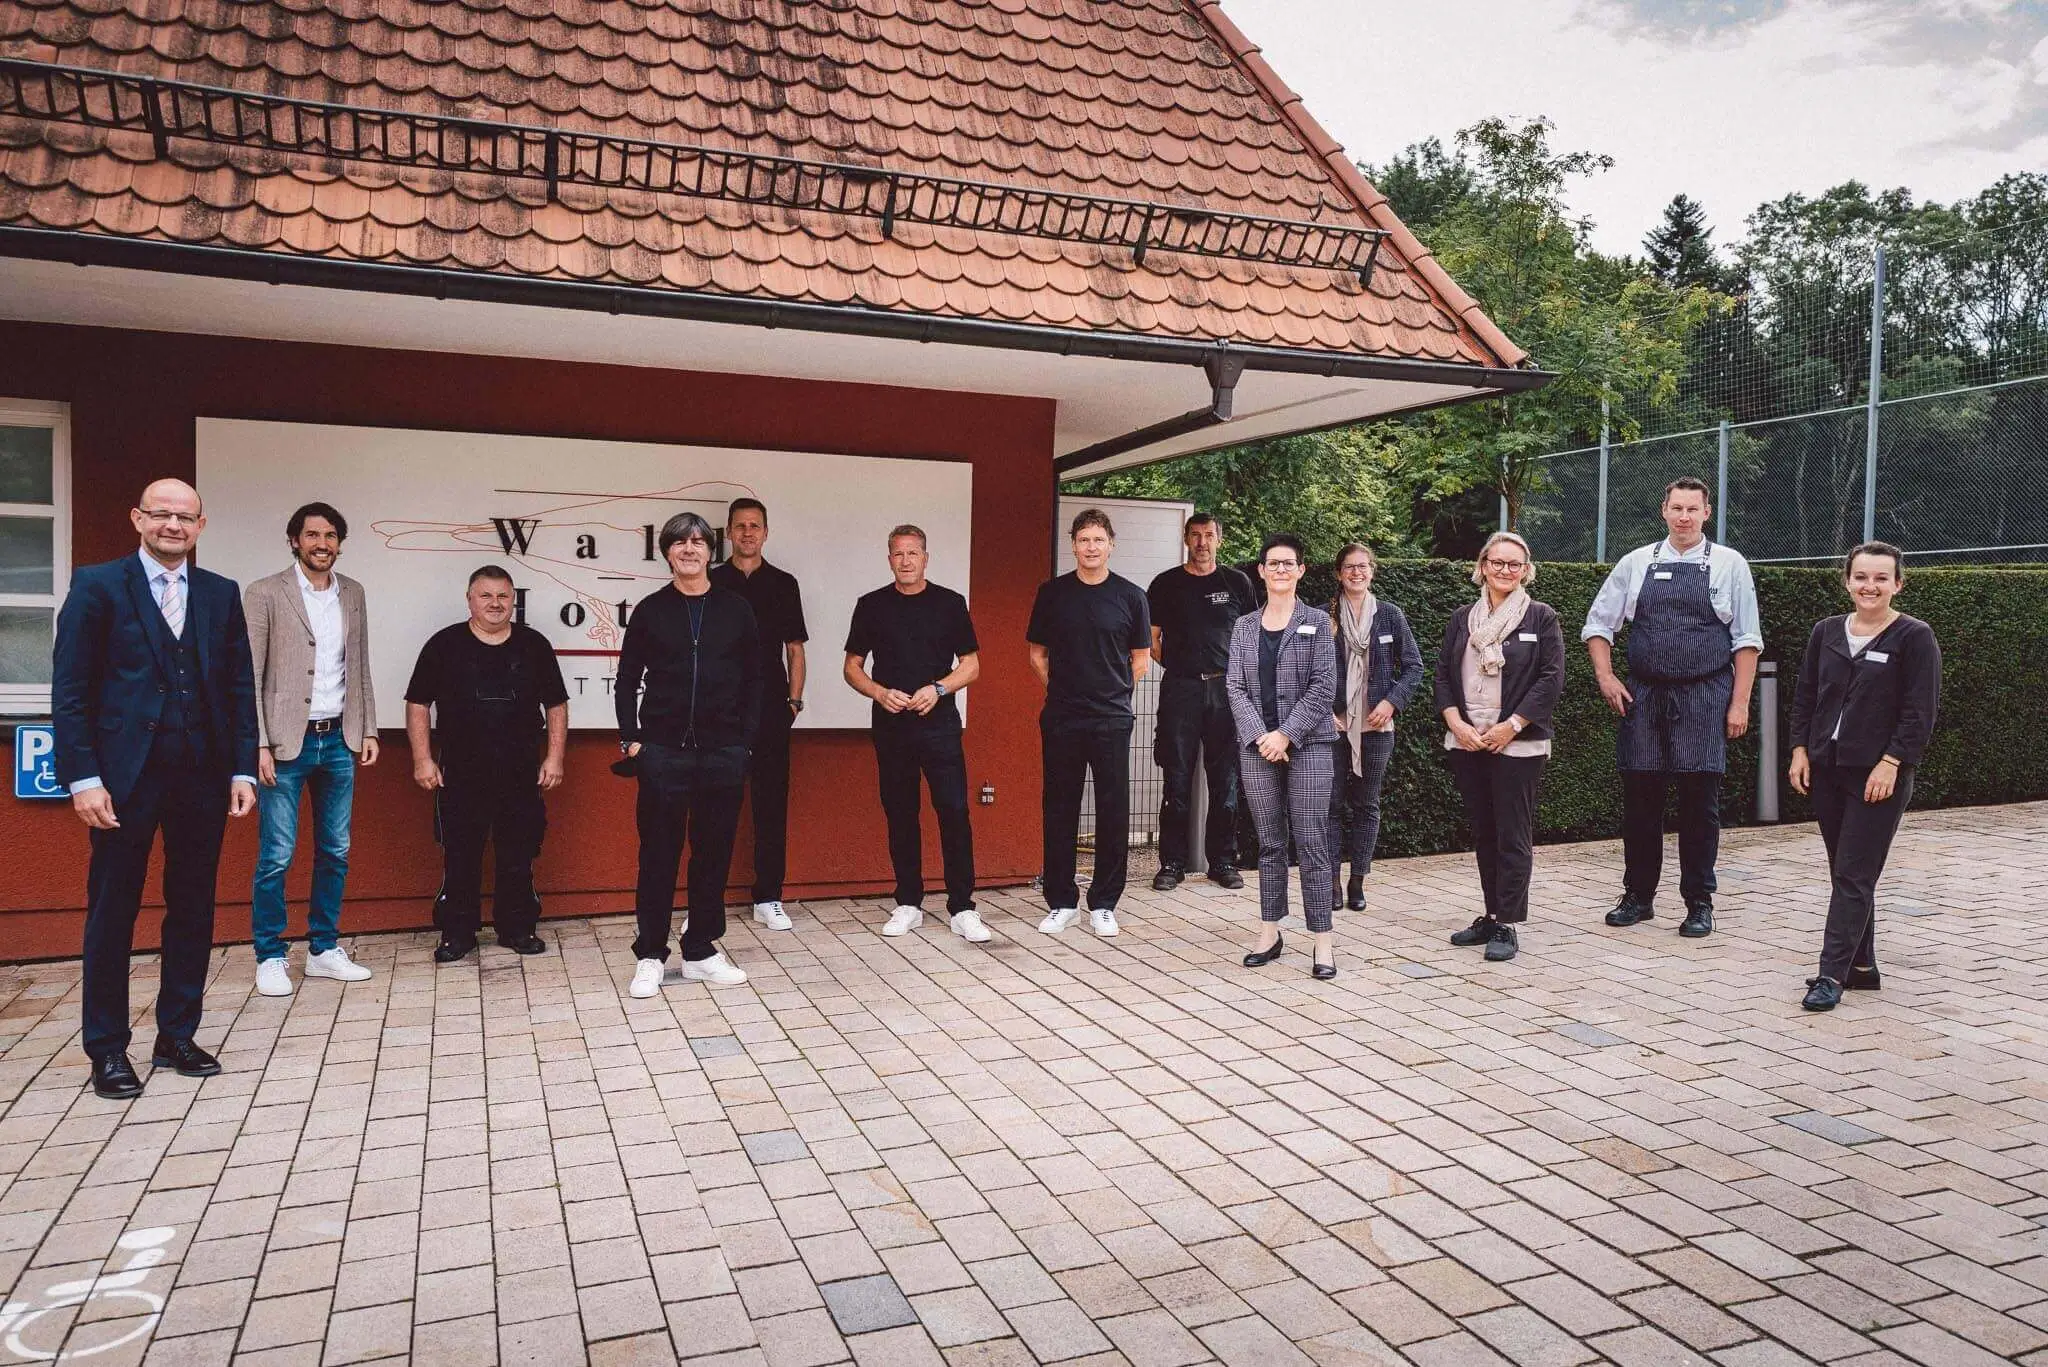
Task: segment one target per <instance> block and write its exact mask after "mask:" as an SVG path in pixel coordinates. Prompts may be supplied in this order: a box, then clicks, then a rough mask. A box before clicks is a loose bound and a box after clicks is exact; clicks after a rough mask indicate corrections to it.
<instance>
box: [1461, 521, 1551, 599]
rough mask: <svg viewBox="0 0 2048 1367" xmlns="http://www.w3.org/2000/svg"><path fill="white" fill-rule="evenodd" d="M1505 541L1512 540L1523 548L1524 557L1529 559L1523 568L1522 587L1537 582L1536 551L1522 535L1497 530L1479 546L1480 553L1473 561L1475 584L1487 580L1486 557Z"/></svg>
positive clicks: (1473, 579)
mask: <svg viewBox="0 0 2048 1367" xmlns="http://www.w3.org/2000/svg"><path fill="white" fill-rule="evenodd" d="M1503 541H1511V542H1513V543H1514V544H1515V545H1517V546H1520V547H1521V548H1522V558H1523V559H1524V560H1526V561H1528V564H1527V565H1526V566H1525V567H1524V568H1523V570H1522V587H1523V588H1528V587H1529V585H1531V584H1533V583H1535V582H1536V553H1535V552H1534V551H1532V550H1530V549H1529V543H1528V542H1526V541H1524V540H1522V538H1521V537H1519V536H1516V535H1515V534H1514V533H1513V532H1495V533H1494V534H1493V535H1492V536H1489V537H1487V538H1486V544H1485V545H1483V546H1481V547H1480V548H1479V554H1478V555H1477V556H1476V557H1475V558H1474V559H1473V561H1472V582H1473V583H1475V584H1484V583H1485V582H1486V557H1487V555H1488V554H1490V553H1491V552H1492V550H1493V548H1494V547H1495V546H1498V545H1499V544H1500V543H1501V542H1503Z"/></svg>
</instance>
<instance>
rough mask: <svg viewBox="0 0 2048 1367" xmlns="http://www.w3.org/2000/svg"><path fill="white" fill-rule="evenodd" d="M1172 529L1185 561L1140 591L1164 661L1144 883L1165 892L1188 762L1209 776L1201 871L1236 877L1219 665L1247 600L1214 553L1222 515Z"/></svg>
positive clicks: (1248, 606)
mask: <svg viewBox="0 0 2048 1367" xmlns="http://www.w3.org/2000/svg"><path fill="white" fill-rule="evenodd" d="M1181 539H1182V541H1184V542H1185V543H1186V545H1187V548H1188V562H1187V564H1185V565H1182V566H1179V567H1178V568H1175V569H1170V570H1167V571H1165V572H1164V573H1162V574H1160V575H1159V576H1158V577H1157V578H1155V579H1154V580H1153V581H1152V587H1151V588H1150V589H1148V590H1147V591H1146V594H1145V597H1146V600H1147V602H1148V603H1149V604H1150V606H1151V609H1152V659H1153V661H1154V662H1155V663H1157V664H1158V665H1159V667H1160V668H1162V669H1164V670H1165V671H1166V677H1165V678H1164V679H1163V680H1161V681H1160V685H1159V729H1158V731H1157V733H1156V734H1155V737H1154V740H1153V746H1152V753H1153V756H1154V757H1155V758H1156V759H1157V760H1158V761H1159V767H1160V769H1161V770H1163V771H1164V773H1165V783H1164V784H1163V787H1164V789H1165V792H1164V794H1163V795H1162V797H1161V798H1160V802H1159V872H1158V873H1157V874H1156V875H1155V876H1154V877H1153V879H1152V886H1153V888H1155V889H1156V890H1158V891H1160V892H1171V891H1173V889H1175V888H1176V887H1178V886H1180V880H1181V879H1182V878H1184V877H1186V876H1187V868H1188V808H1189V807H1190V806H1191V805H1192V804H1193V800H1194V788H1195V764H1196V762H1197V761H1198V760H1199V762H1200V763H1201V765H1202V768H1203V769H1204V771H1206V773H1207V774H1208V778H1209V814H1208V819H1207V820H1206V822H1205V823H1204V826H1203V831H1202V845H1203V854H1204V855H1205V856H1206V857H1207V859H1208V868H1209V878H1210V881H1211V882H1214V883H1219V884H1221V885H1222V886H1224V887H1226V888H1241V887H1243V886H1244V876H1243V875H1242V874H1240V873H1239V872H1238V871H1237V729H1236V723H1235V722H1233V721H1232V720H1231V716H1230V699H1229V698H1228V697H1226V696H1225V695H1224V692H1223V672H1224V669H1225V667H1226V666H1227V665H1228V664H1229V663H1230V629H1231V628H1232V627H1233V626H1234V625H1236V623H1237V619H1238V618H1240V617H1242V616H1244V615H1245V614H1246V613H1247V612H1251V611H1253V610H1254V609H1255V608H1256V607H1257V599H1256V598H1255V597H1254V596H1253V593H1252V581H1251V580H1249V579H1247V578H1246V577H1245V576H1244V574H1243V572H1241V571H1239V570H1235V569H1232V568H1231V567H1230V566H1228V565H1219V564H1217V563H1216V551H1217V548H1218V547H1219V546H1220V545H1221V544H1222V542H1223V524H1222V523H1220V522H1218V521H1217V520H1216V519H1215V518H1214V517H1212V516H1210V515H1209V514H1208V513H1196V514H1195V515H1194V516H1193V517H1191V518H1189V519H1188V525H1187V527H1186V529H1185V530H1184V531H1183V532H1182V533H1181Z"/></svg>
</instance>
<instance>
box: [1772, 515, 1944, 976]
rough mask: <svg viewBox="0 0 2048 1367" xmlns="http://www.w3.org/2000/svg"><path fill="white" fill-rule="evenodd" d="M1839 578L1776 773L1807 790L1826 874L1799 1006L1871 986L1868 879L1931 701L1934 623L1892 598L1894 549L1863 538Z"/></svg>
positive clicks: (1921, 743) (1898, 559)
mask: <svg viewBox="0 0 2048 1367" xmlns="http://www.w3.org/2000/svg"><path fill="white" fill-rule="evenodd" d="M1842 582H1843V587H1845V588H1847V589H1848V591H1849V599H1850V601H1851V602H1852V603H1854V604H1855V605H1856V610H1855V611H1854V612H1852V613H1849V614H1847V615H1845V616H1841V617H1829V618H1826V619H1825V620H1823V621H1821V622H1819V623H1818V624H1816V625H1815V626H1814V628H1813V636H1812V638H1811V639H1810V640H1808V641H1807V643H1806V654H1805V656H1804V657H1803V658H1801V660H1800V661H1799V687H1798V689H1797V690H1796V691H1795V692H1794V693H1793V695H1792V764H1791V770H1790V772H1789V773H1788V774H1787V775H1786V777H1787V779H1789V780H1790V781H1791V784H1792V788H1793V790H1794V791H1795V792H1801V793H1805V792H1811V793H1812V794H1813V814H1814V816H1816V817H1817V818H1819V820H1820V836H1821V841H1822V843H1823V844H1825V845H1826V846H1827V851H1828V876H1829V878H1830V879H1831V880H1832V881H1833V884H1834V887H1833V891H1832V892H1831V894H1830V895H1829V897H1828V923H1827V931H1826V936H1825V938H1824V939H1823V940H1822V942H1821V950H1820V974H1819V976H1817V977H1813V978H1808V979H1807V980H1806V987H1807V992H1806V1000H1805V1001H1803V1002H1801V1003H1800V1005H1802V1006H1804V1007H1805V1008H1806V1009H1807V1010H1808V1011H1832V1010H1834V1009H1835V1006H1836V1005H1837V1004H1838V1003H1839V1002H1840V1001H1841V1000H1842V989H1843V988H1845V987H1847V988H1854V989H1860V990H1868V991H1875V990H1876V989H1877V986H1878V974H1877V907H1876V901H1875V898H1876V896H1877V880H1878V878H1879V877H1880V876H1881V875H1882V874H1883V873H1884V861H1885V857H1886V856H1887V855H1889V854H1890V853H1891V848H1892V837H1893V836H1895V835H1897V834H1898V831H1899V818H1900V817H1902V816H1904V815H1905V813H1906V804H1907V803H1908V802H1910V801H1912V798H1913V771H1914V769H1915V768H1917V767H1918V766H1919V763H1920V758H1921V756H1922V755H1924V754H1925V753H1926V751H1927V742H1928V740H1929V739H1930V738H1932V736H1933V734H1934V717H1935V713H1936V712H1937V711H1938V710H1939V709H1940V705H1941V645H1940V643H1939V642H1937V641H1936V640H1935V639H1934V629H1933V628H1932V627H1930V626H1928V625H1927V623H1925V622H1923V621H1921V620H1920V619H1919V618H1917V617H1908V616H1907V615H1906V614H1905V613H1903V612H1900V611H1899V610H1898V609H1897V608H1895V607H1893V606H1892V599H1893V598H1894V597H1896V596H1897V594H1898V592H1899V590H1900V589H1902V588H1904V587H1905V586H1906V557H1905V553H1904V552H1902V551H1901V550H1900V549H1899V548H1898V547H1897V546H1892V545H1887V544H1886V543H1884V542H1882V541H1870V542H1865V543H1864V544H1863V545H1861V546H1858V547H1857V548H1856V549H1855V550H1853V551H1850V552H1849V558H1848V560H1847V561H1846V562H1844V564H1843V567H1842Z"/></svg>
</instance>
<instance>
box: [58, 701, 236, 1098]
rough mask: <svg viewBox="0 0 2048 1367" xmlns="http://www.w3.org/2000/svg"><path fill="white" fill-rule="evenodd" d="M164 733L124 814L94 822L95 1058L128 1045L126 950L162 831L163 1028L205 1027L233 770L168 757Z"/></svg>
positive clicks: (90, 896) (90, 961) (88, 972)
mask: <svg viewBox="0 0 2048 1367" xmlns="http://www.w3.org/2000/svg"><path fill="white" fill-rule="evenodd" d="M168 748H169V747H167V746H165V745H164V744H163V743H162V742H159V743H158V745H157V746H156V747H155V748H154V749H153V750H152V751H151V753H150V757H149V760H148V761H147V763H145V764H144V765H143V769H142V777H141V778H140V779H138V780H137V781H136V784H135V790H134V791H133V792H131V793H129V794H128V796H127V797H126V798H125V799H123V800H122V801H121V802H120V803H118V804H117V805H116V807H115V809H114V814H115V816H117V817H118V818H119V819H120V822H121V824H120V825H119V826H117V827H116V828H114V829H113V830H111V831H99V830H96V831H93V832H92V833H91V841H92V861H91V863H90V864H89V865H88V867H87V872H86V877H85V949H84V954H85V965H84V968H85V983H84V992H83V998H84V1000H83V1004H82V1006H83V1009H82V1013H81V1014H82V1020H81V1022H80V1024H81V1027H82V1034H83V1037H84V1044H85V1052H86V1054H87V1055H88V1056H89V1057H91V1058H94V1059H101V1058H105V1057H107V1056H109V1055H111V1054H119V1053H124V1052H126V1050H127V1048H128V1042H129V1039H130V1031H129V1028H128V1023H129V1014H128V958H129V954H130V953H131V952H132V950H133V949H134V946H135V918H136V916H137V915H138V914H139V913H140V912H141V910H142V885H143V880H144V879H145V878H146V877H147V876H148V873H149V852H150V847H151V846H153V845H154V844H155V843H156V833H157V831H158V830H159V829H161V830H162V831H163V834H164V919H163V937H162V938H163V951H162V954H161V956H160V959H161V967H160V969H159V977H158V985H157V993H156V1032H157V1035H158V1037H159V1038H161V1039H163V1040H166V1041H177V1040H187V1039H191V1038H192V1036H193V1033H194V1032H195V1031H197V1030H198V1029H199V1012H200V1002H201V1000H202V999H203V998H204V997H205V995H206V967H207V961H208V959H209V958H210V957H211V956H212V954H213V885H214V879H215V876H216V875H217V874H218V873H219V871H220V846H221V837H222V835H223V833H224V832H225V831H226V829H227V822H228V788H229V781H230V776H229V774H228V773H227V771H226V770H224V769H221V768H219V767H218V766H217V765H211V764H205V763H180V762H177V761H176V760H175V759H172V758H167V757H165V756H164V755H163V754H162V753H160V752H161V751H163V750H165V749H168Z"/></svg>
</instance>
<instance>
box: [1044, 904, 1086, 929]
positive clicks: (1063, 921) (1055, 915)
mask: <svg viewBox="0 0 2048 1367" xmlns="http://www.w3.org/2000/svg"><path fill="white" fill-rule="evenodd" d="M1080 919H1081V908H1079V907H1061V908H1060V909H1059V910H1058V911H1052V912H1047V913H1046V917H1045V919H1044V920H1043V921H1040V922H1039V923H1038V928H1039V929H1040V930H1042V931H1044V932H1045V933H1046V934H1048V935H1057V934H1059V933H1060V932H1061V931H1063V930H1065V929H1066V928H1067V927H1068V926H1070V925H1072V924H1074V922H1076V921H1078V920H1080Z"/></svg>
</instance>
